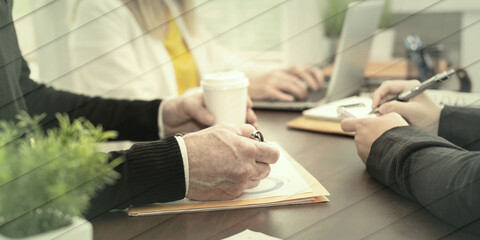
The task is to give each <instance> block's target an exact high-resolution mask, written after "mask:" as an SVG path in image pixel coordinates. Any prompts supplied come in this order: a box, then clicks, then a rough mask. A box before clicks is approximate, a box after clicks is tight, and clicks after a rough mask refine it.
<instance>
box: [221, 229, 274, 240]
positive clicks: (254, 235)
mask: <svg viewBox="0 0 480 240" xmlns="http://www.w3.org/2000/svg"><path fill="white" fill-rule="evenodd" d="M224 240H280V238H276V237H272V236H268V235H266V234H264V233H261V232H254V231H252V230H250V229H246V230H245V231H243V232H241V233H237V234H235V235H233V236H230V237H228V238H224Z"/></svg>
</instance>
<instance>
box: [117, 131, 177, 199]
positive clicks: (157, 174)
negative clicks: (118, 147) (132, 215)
mask: <svg viewBox="0 0 480 240" xmlns="http://www.w3.org/2000/svg"><path fill="white" fill-rule="evenodd" d="M126 160H127V162H126V163H127V165H128V168H127V169H128V170H127V171H128V175H127V176H124V177H126V178H127V182H128V185H129V187H128V189H129V192H130V195H131V196H133V197H134V199H133V202H134V203H135V204H151V203H155V202H169V201H174V200H179V199H182V198H184V197H185V175H184V166H183V161H182V153H181V150H180V147H179V144H178V142H177V140H176V139H175V137H167V138H164V139H162V140H160V141H155V142H148V143H138V144H134V145H133V146H132V147H131V148H130V149H129V150H127V151H126Z"/></svg>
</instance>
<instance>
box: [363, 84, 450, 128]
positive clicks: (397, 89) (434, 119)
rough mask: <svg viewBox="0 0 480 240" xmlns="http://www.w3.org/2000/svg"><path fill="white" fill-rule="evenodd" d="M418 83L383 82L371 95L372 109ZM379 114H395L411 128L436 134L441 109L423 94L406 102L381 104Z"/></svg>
mask: <svg viewBox="0 0 480 240" xmlns="http://www.w3.org/2000/svg"><path fill="white" fill-rule="evenodd" d="M419 84H420V82H419V81H416V80H413V81H407V80H396V81H385V82H383V83H382V85H381V86H380V87H379V88H378V89H377V90H376V91H375V92H374V93H373V96H372V107H373V108H375V107H376V106H378V104H380V103H381V102H384V101H386V100H388V99H390V98H392V97H395V96H397V95H399V94H400V93H402V92H403V91H406V90H409V89H412V88H413V87H415V86H417V85H419ZM379 110H380V113H381V114H386V113H390V112H396V113H398V114H400V115H401V116H402V117H403V118H405V119H406V120H407V122H408V123H410V124H411V125H413V126H416V127H418V128H421V129H423V130H425V131H427V132H430V133H433V134H437V133H438V124H439V119H440V113H441V111H442V107H441V106H440V105H438V104H437V103H435V102H434V101H432V100H431V99H430V98H429V97H428V96H427V95H426V94H425V93H422V94H420V95H418V96H416V97H414V98H412V99H410V100H409V101H408V102H399V101H390V102H386V103H384V104H382V105H381V106H380V108H379Z"/></svg>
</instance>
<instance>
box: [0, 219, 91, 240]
mask: <svg viewBox="0 0 480 240" xmlns="http://www.w3.org/2000/svg"><path fill="white" fill-rule="evenodd" d="M25 227H28V226H25ZM51 239H56V240H92V239H93V227H92V224H91V223H90V222H89V221H87V220H85V219H83V218H79V217H73V218H72V224H70V225H68V226H66V227H63V228H58V229H55V230H52V231H48V232H44V233H41V234H37V235H33V236H29V237H25V238H8V237H5V236H3V235H0V240H51Z"/></svg>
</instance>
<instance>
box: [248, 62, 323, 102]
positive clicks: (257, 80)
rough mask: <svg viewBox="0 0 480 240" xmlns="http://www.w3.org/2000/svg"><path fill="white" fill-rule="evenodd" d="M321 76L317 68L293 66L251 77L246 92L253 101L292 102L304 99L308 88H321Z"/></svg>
mask: <svg viewBox="0 0 480 240" xmlns="http://www.w3.org/2000/svg"><path fill="white" fill-rule="evenodd" d="M323 80H324V79H323V74H322V71H321V70H320V69H318V68H317V67H305V66H294V67H291V68H289V69H283V70H274V71H271V72H268V73H266V74H264V75H260V76H257V77H252V78H251V79H250V87H249V89H248V92H249V94H250V96H251V97H252V98H253V99H278V100H281V101H293V100H295V98H297V99H305V98H306V97H307V94H308V88H310V89H312V90H318V89H321V88H322V87H323Z"/></svg>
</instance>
